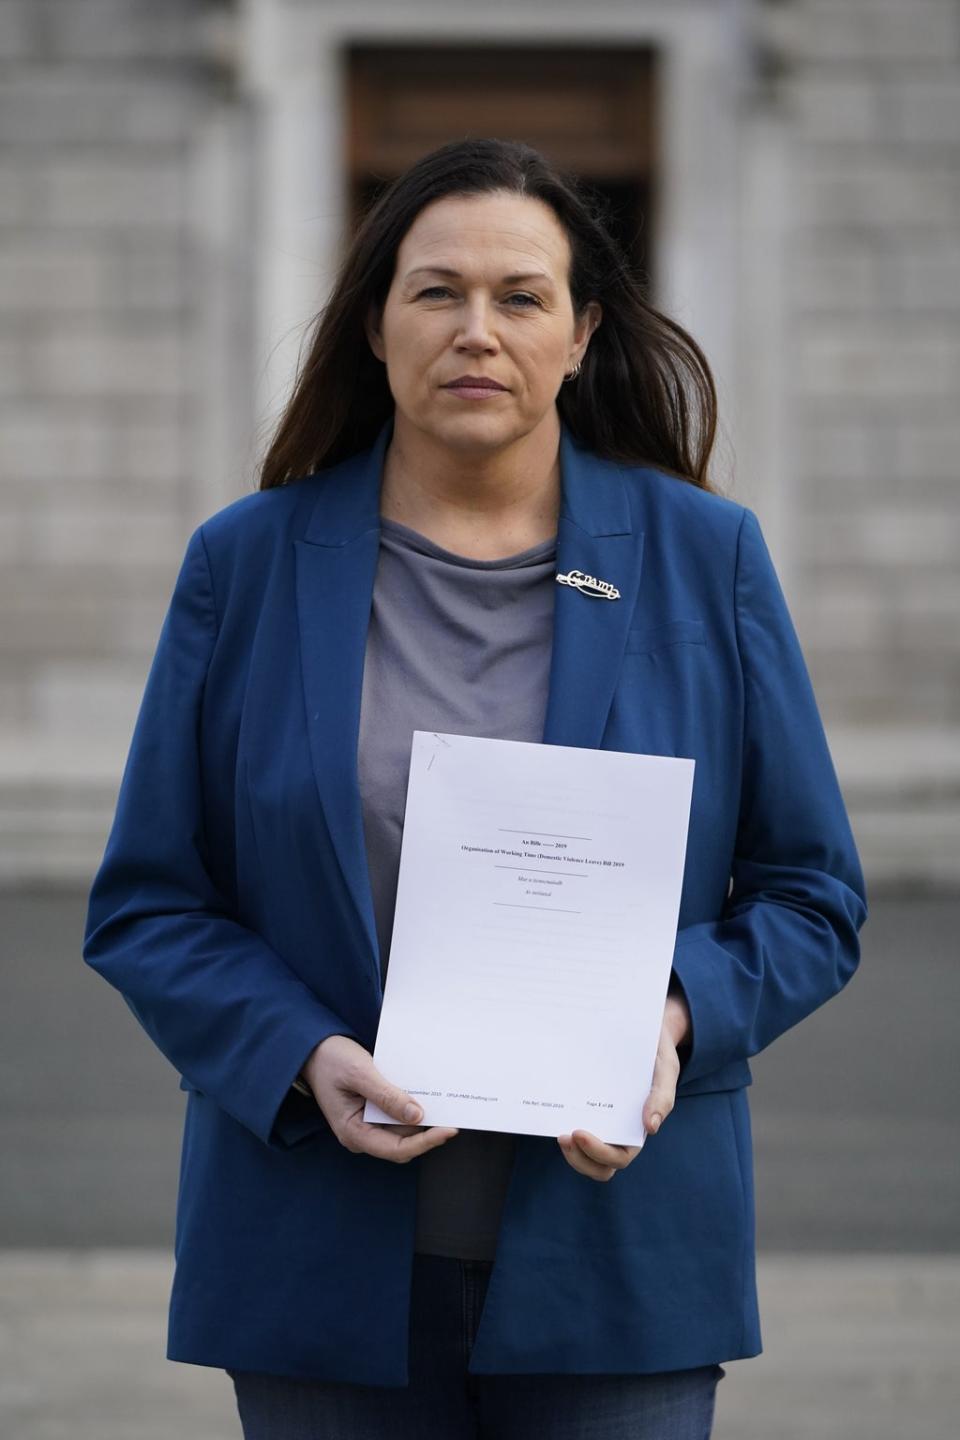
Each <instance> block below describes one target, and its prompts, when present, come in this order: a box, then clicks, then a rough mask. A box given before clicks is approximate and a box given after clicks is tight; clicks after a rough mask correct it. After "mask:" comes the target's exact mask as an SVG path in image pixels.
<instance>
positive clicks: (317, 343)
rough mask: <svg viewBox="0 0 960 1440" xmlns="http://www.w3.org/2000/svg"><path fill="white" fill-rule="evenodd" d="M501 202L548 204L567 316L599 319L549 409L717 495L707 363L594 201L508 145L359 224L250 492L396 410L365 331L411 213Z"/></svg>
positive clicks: (424, 176)
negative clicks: (466, 202)
mask: <svg viewBox="0 0 960 1440" xmlns="http://www.w3.org/2000/svg"><path fill="white" fill-rule="evenodd" d="M487 191H511V192H513V193H515V194H518V195H529V196H531V197H533V198H535V199H538V200H542V201H544V202H545V203H546V204H547V205H549V206H550V208H551V209H552V210H553V212H554V214H555V215H556V217H557V219H558V220H559V222H560V224H561V225H562V226H563V228H564V230H565V232H566V234H567V238H568V241H569V244H570V251H571V263H570V276H569V285H570V296H571V300H572V303H573V309H574V313H575V315H577V316H579V315H581V314H582V313H583V310H584V307H585V306H586V304H587V302H588V301H590V300H598V301H599V302H600V304H601V305H602V307H603V316H602V320H601V323H600V325H599V326H598V327H597V329H596V330H595V331H594V333H593V335H592V337H591V340H590V344H589V346H588V349H587V353H586V355H585V356H584V358H583V366H582V369H581V371H580V373H579V375H578V376H577V378H576V379H575V380H572V381H570V382H569V383H567V384H565V385H562V386H561V388H560V391H559V394H558V395H557V408H558V410H559V413H560V416H561V419H562V420H563V422H564V423H565V424H566V425H567V426H568V427H569V429H570V431H571V432H572V434H573V437H574V439H575V440H576V441H577V443H578V444H580V445H582V446H584V447H586V448H587V449H588V450H592V451H594V452H595V453H596V454H598V455H601V456H604V457H606V458H609V459H612V460H620V461H623V462H626V463H627V464H631V465H638V464H639V465H651V466H654V467H656V468H657V469H660V470H663V471H666V472H668V473H669V474H672V475H674V476H676V478H677V479H680V480H687V481H689V482H690V483H691V484H693V485H698V486H700V487H701V488H702V489H704V490H713V489H715V487H714V486H713V485H712V483H711V482H710V480H709V479H708V476H707V465H708V462H709V459H710V452H711V450H712V449H713V443H714V438H715V435H716V428H717V392H716V386H715V385H714V380H713V376H712V374H711V371H710V367H709V365H708V363H707V360H706V357H705V355H704V354H703V351H702V350H701V349H700V347H699V345H698V344H697V342H696V341H695V340H694V339H693V338H692V336H691V335H689V334H688V333H687V331H686V330H684V329H683V328H682V327H681V326H680V325H678V324H677V322H676V321H675V320H671V319H670V318H669V316H667V315H664V314H663V313H662V312H661V311H659V310H657V309H655V308H654V307H653V306H652V305H651V304H650V303H649V302H648V301H647V300H646V299H645V297H644V288H645V287H644V282H643V280H642V278H641V276H640V274H639V273H638V272H637V270H636V269H635V268H634V267H632V266H631V264H630V263H629V261H628V260H627V258H626V256H625V254H624V252H623V250H622V249H621V247H620V246H619V244H618V243H617V242H616V241H615V240H614V238H613V236H612V234H611V233H610V230H609V228H608V224H607V220H606V213H605V206H604V202H603V200H602V198H601V197H600V196H599V195H591V194H588V193H587V192H586V191H585V190H583V189H582V188H581V187H580V186H579V185H578V183H577V181H576V180H575V179H574V178H573V177H572V176H570V175H564V174H561V173H560V172H559V171H558V170H556V169H554V167H553V166H551V165H550V164H549V163H548V162H547V160H546V159H545V158H544V156H543V155H541V154H540V152H539V151H537V150H535V149H533V147H532V146H530V145H525V144H523V143H522V142H520V141H514V140H495V139H477V140H457V141H454V142H452V143H451V144H449V145H442V146H441V147H440V148H439V149H437V150H432V151H431V152H430V153H429V154H427V155H424V156H422V158H421V159H419V160H418V161H416V163H415V164H413V165H411V166H410V168H409V169H408V170H406V171H405V172H404V173H403V174H402V175H400V176H398V177H397V179H395V180H394V181H393V182H392V183H391V184H390V185H388V186H387V188H386V189H385V190H383V191H382V192H381V193H380V195H379V196H378V197H377V198H376V200H375V201H374V202H373V204H372V205H371V207H370V208H369V210H368V211H367V213H366V214H365V215H364V217H363V219H362V221H361V223H360V225H359V227H358V228H357V231H356V233H355V235H354V236H353V239H352V241H351V243H350V246H349V248H348V250H347V252H346V255H345V256H344V258H343V261H342V263H341V265H340V268H339V271H338V274H337V278H336V281H335V283H334V286H333V290H332V293H331V295H330V297H329V299H328V300H327V302H326V304H325V305H324V307H323V309H322V310H321V311H320V313H319V314H318V315H317V316H316V317H315V319H314V321H313V325H312V331H311V336H310V339H309V350H308V353H307V358H306V360H305V362H304V363H303V364H302V365H301V366H299V368H298V371H297V377H296V382H295V384H294V388H293V393H292V395H291V397H290V400H289V402H288V404H287V406H286V409H285V410H284V413H283V415H282V417H281V419H280V421H279V424H278V425H277V428H276V431H275V433H274V436H273V439H272V441H271V443H270V447H269V449H268V451H267V453H266V455H265V457H264V460H263V462H262V465H261V467H260V489H261V490H268V489H271V488H272V487H273V486H275V485H285V484H287V483H289V482H290V481H291V480H295V479H297V478H298V477H300V476H302V475H307V474H309V473H311V472H312V471H315V470H319V469H321V468H322V467H324V466H328V465H334V464H336V463H337V462H338V461H339V460H343V459H346V458H347V457H348V456H349V455H353V454H355V453H356V452H357V451H358V450H364V449H367V448H368V447H369V446H370V445H372V444H373V441H374V439H375V438H376V435H377V433H378V431H379V430H380V428H381V426H382V425H383V423H384V421H385V420H386V419H387V417H388V416H389V415H390V414H391V413H392V412H393V410H394V401H393V396H392V395H391V393H390V388H389V385H388V383H387V375H386V367H385V366H384V365H383V363H382V362H381V361H380V360H378V359H377V357H376V356H375V355H374V354H373V352H372V350H371V349H370V345H369V342H368V340H367V336H366V332H365V329H364V319H365V316H366V313H367V309H368V306H369V305H370V304H371V302H372V303H373V304H374V306H375V307H376V309H377V310H382V307H383V305H384V303H385V301H386V297H387V294H388V292H389V289H390V286H391V284H392V283H393V276H394V270H395V267H396V257H397V251H398V249H399V247H400V243H401V241H402V240H403V237H404V235H405V234H406V232H407V230H408V229H409V228H410V226H411V225H412V224H413V222H414V220H415V219H416V217H417V215H418V214H419V212H420V211H421V210H422V209H423V208H424V207H425V206H427V205H429V204H430V203H431V202H432V201H434V200H439V199H440V198H441V197H442V196H446V195H476V194H481V193H484V192H487Z"/></svg>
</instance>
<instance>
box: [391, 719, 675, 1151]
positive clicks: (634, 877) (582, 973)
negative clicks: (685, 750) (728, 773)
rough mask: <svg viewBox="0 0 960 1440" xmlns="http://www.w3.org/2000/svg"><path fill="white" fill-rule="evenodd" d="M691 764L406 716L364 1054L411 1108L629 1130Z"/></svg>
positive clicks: (493, 1120)
mask: <svg viewBox="0 0 960 1440" xmlns="http://www.w3.org/2000/svg"><path fill="white" fill-rule="evenodd" d="M693 771H694V761H693V760H687V759H675V758H673V757H672V756H662V755H635V754H629V753H624V752H620V751H610V750H588V749H581V748H578V747H575V746H566V745H543V744H536V743H528V742H526V741H520V740H488V739H482V738H478V737H475V736H470V735H442V734H435V733H433V732H428V731H424V730H415V731H414V733H413V744H412V748H411V760H410V778H409V784H408V789H407V801H406V812H405V819H404V829H403V840H402V845H401V851H400V871H399V880H398V890H397V905H396V912H395V918H394V926H393V937H392V942H391V947H390V963H389V967H388V970H387V980H386V986H385V989H384V1000H383V1008H382V1012H381V1016H380V1026H379V1030H378V1033H377V1041H376V1047H375V1049H374V1054H373V1058H374V1061H375V1063H376V1065H377V1068H378V1069H379V1070H380V1072H381V1074H382V1075H384V1076H385V1078H386V1079H387V1080H389V1081H391V1082H392V1083H393V1084H395V1085H399V1086H400V1087H401V1088H402V1089H404V1090H407V1091H409V1093H410V1094H411V1095H414V1096H416V1098H417V1100H418V1101H419V1102H420V1104H421V1105H422V1106H423V1121H422V1122H421V1123H422V1124H424V1125H454V1126H457V1127H458V1128H463V1129H468V1130H501V1131H506V1132H509V1133H513V1134H518V1135H519V1134H525V1135H552V1136H557V1135H562V1134H569V1133H570V1132H571V1131H573V1130H576V1129H585V1130H589V1131H590V1132H591V1133H592V1134H594V1135H596V1136H597V1137H598V1138H599V1139H601V1140H603V1141H606V1142H607V1143H609V1144H620V1145H642V1144H643V1142H644V1138H645V1132H644V1128H643V1122H642V1110H643V1104H644V1101H645V1100H646V1098H647V1096H648V1094H649V1093H650V1084H651V1080H652V1078H653V1067H654V1062H655V1060H656V1054H657V1046H658V1043H659V1039H660V1027H661V1024H662V1021H663V1009H664V1003H665V1000H666V993H667V985H668V983H669V979H670V968H671V964H672V961H673V952H674V944H675V941H676V933H677V919H678V915H679V909H680V890H681V885H682V881H683V866H684V857H685V853H686V844H687V827H688V823H689V817H690V801H691V796H692V791H693ZM364 1119H365V1120H368V1121H379V1122H386V1123H398V1122H395V1121H393V1122H392V1121H391V1119H390V1117H389V1116H388V1115H387V1114H386V1113H385V1112H384V1111H383V1110H381V1109H380V1108H379V1106H377V1105H375V1104H374V1103H373V1102H372V1101H367V1103H366V1106H365V1109H364ZM451 1143H452V1144H456V1141H455V1140H454V1141H452V1142H451Z"/></svg>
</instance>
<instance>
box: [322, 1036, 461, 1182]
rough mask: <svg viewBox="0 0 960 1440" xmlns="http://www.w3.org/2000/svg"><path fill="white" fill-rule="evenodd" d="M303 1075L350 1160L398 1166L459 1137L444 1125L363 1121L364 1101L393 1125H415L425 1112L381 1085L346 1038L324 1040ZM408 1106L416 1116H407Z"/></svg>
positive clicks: (369, 1060) (368, 1060)
mask: <svg viewBox="0 0 960 1440" xmlns="http://www.w3.org/2000/svg"><path fill="white" fill-rule="evenodd" d="M302 1074H303V1078H304V1079H305V1080H306V1082H307V1084H308V1085H309V1086H310V1089H311V1090H312V1091H313V1095H314V1099H315V1100H316V1102H317V1104H318V1105H319V1106H320V1109H321V1110H322V1111H323V1113H324V1116H325V1117H326V1121H327V1124H328V1125H329V1126H330V1129H331V1130H332V1131H333V1133H334V1135H336V1137H337V1139H338V1140H339V1141H340V1144H341V1145H343V1146H345V1147H346V1149H347V1150H351V1151H353V1152H354V1154H365V1155H375V1156H377V1157H378V1159H381V1160H394V1161H396V1162H397V1163H398V1164H401V1165H402V1164H404V1163H405V1162H406V1161H408V1160H412V1159H413V1158H414V1156H415V1155H422V1154H423V1152H424V1151H425V1150H432V1149H433V1148H434V1146H436V1145H443V1144H444V1142H445V1141H447V1140H449V1139H451V1138H452V1137H453V1136H454V1135H456V1134H457V1133H458V1131H456V1130H454V1129H451V1128H450V1127H449V1126H442V1125H435V1126H433V1127H426V1126H423V1125H417V1124H416V1123H413V1124H408V1125H384V1124H376V1123H375V1124H371V1123H369V1122H368V1121H366V1120H364V1119H363V1118H362V1117H363V1107H364V1104H365V1103H366V1101H367V1100H372V1101H373V1102H374V1104H376V1105H379V1106H380V1109H381V1110H385V1111H386V1113H387V1114H388V1115H393V1116H394V1117H395V1118H396V1119H397V1120H409V1121H414V1122H415V1121H417V1120H419V1119H422V1118H423V1110H422V1108H421V1107H420V1105H419V1104H418V1103H417V1101H416V1100H414V1098H413V1096H412V1095H408V1094H407V1093H406V1091H404V1090H400V1089H398V1088H397V1086H396V1085H391V1084H390V1082H389V1081H388V1080H385V1079H384V1078H383V1076H382V1075H381V1074H380V1071H379V1070H378V1069H377V1067H376V1066H375V1065H374V1063H373V1057H372V1056H371V1054H370V1052H369V1050H364V1048H363V1046H362V1045H358V1044H357V1042H356V1040H351V1039H350V1038H349V1036H347V1035H328V1036H327V1038H326V1040H321V1042H320V1044H319V1045H318V1046H317V1047H316V1049H315V1050H313V1051H312V1052H311V1054H310V1058H309V1060H308V1061H307V1063H306V1064H305V1065H304V1067H303V1071H302ZM411 1105H412V1106H413V1107H414V1113H413V1114H408V1113H407V1109H408V1106H411Z"/></svg>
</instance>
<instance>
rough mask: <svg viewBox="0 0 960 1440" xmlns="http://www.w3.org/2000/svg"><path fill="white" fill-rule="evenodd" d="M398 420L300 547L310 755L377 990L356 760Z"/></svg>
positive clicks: (341, 478)
mask: <svg viewBox="0 0 960 1440" xmlns="http://www.w3.org/2000/svg"><path fill="white" fill-rule="evenodd" d="M392 430H393V422H392V419H391V420H390V421H388V422H387V423H386V424H384V426H383V427H382V429H381V431H380V433H379V435H378V436H377V439H376V442H375V443H374V445H373V447H372V448H371V449H369V450H365V451H363V452H361V453H360V454H359V455H354V456H352V457H351V458H350V459H349V460H346V461H344V462H343V463H342V464H341V465H338V466H336V467H335V468H334V469H333V470H331V471H330V472H329V473H328V474H327V475H324V476H323V478H322V479H321V480H320V481H319V482H318V489H319V492H320V493H319V495H318V497H317V503H316V505H315V506H314V508H313V513H312V515H311V518H310V522H309V524H308V526H307V530H306V532H305V534H304V537H303V539H301V540H295V541H294V548H295V551H296V583H297V620H298V624H299V628H300V665H301V669H302V671H303V694H304V703H305V712H306V722H307V730H308V732H309V737H310V757H311V760H312V763H313V772H314V777H315V779H316V784H317V790H318V792H319V795H320V804H321V806H322V808H323V814H324V817H325V819H326V823H327V829H328V831H329V833H330V839H331V842H332V844H333V848H334V850H335V851H336V854H337V859H338V861H339V864H340V869H341V872H342V874H343V879H344V883H345V885H346V888H347V891H348V892H349V894H350V897H351V899H352V901H353V905H354V907H355V910H356V912H357V915H358V916H359V918H360V922H361V925H362V927H363V931H364V935H365V938H366V944H367V951H368V955H369V959H370V966H371V972H372V976H373V980H374V982H375V985H376V993H377V995H380V994H381V980H380V947H379V943H378V940H377V929H376V919H375V915H374V908H373V892H372V890H371V888H370V873H369V869H368V866H367V856H366V841H365V837H364V831H363V810H362V807H361V803H360V782H359V777H358V766H357V741H358V737H359V732H360V698H361V691H362V685H363V666H364V652H365V648H366V641H367V628H368V626H369V623H370V606H371V602H372V599H373V584H374V580H375V578H376V572H377V560H378V558H379V553H380V484H381V479H382V474H383V457H384V452H385V450H386V447H387V442H388V440H389V437H390V434H391V433H392Z"/></svg>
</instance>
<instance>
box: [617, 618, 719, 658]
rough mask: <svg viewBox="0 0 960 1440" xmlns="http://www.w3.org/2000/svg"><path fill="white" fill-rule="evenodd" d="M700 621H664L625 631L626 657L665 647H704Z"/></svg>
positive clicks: (703, 630)
mask: <svg viewBox="0 0 960 1440" xmlns="http://www.w3.org/2000/svg"><path fill="white" fill-rule="evenodd" d="M706 643H707V636H706V631H705V629H704V624H703V621H702V620H664V621H663V622H662V624H660V625H642V626H639V627H638V628H637V629H635V630H628V631H627V645H626V649H625V651H624V654H626V655H643V654H645V653H646V652H647V651H649V650H660V649H662V648H663V646H665V645H706Z"/></svg>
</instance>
